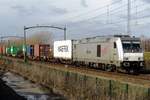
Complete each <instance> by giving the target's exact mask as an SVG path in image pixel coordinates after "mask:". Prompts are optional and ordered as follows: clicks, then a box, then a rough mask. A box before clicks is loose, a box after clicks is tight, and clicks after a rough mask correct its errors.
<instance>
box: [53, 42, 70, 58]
mask: <svg viewBox="0 0 150 100" xmlns="http://www.w3.org/2000/svg"><path fill="white" fill-rule="evenodd" d="M54 57H55V58H63V59H72V40H62V41H55V42H54Z"/></svg>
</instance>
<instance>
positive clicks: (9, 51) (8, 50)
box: [6, 47, 11, 56]
mask: <svg viewBox="0 0 150 100" xmlns="http://www.w3.org/2000/svg"><path fill="white" fill-rule="evenodd" d="M6 55H7V56H10V55H11V47H6Z"/></svg>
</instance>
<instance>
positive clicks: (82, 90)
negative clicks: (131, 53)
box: [3, 57, 150, 100]
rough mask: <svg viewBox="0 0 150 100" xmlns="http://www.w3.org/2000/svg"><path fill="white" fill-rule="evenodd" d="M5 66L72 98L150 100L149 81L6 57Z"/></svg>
mask: <svg viewBox="0 0 150 100" xmlns="http://www.w3.org/2000/svg"><path fill="white" fill-rule="evenodd" d="M3 59H5V60H4V63H3V67H4V68H5V69H9V70H11V71H13V72H16V73H18V74H20V75H22V76H24V77H26V78H28V79H29V80H32V81H34V82H37V83H39V84H43V85H45V86H47V87H49V88H50V89H52V90H53V91H54V92H55V93H58V94H62V95H64V96H65V97H67V98H68V99H69V100H150V83H149V82H143V81H141V80H139V81H137V82H134V81H132V80H130V81H129V80H128V79H127V78H126V79H124V78H119V79H115V78H110V77H105V76H102V75H101V74H100V73H98V72H97V74H95V72H92V71H86V70H78V69H77V68H70V67H59V66H56V65H54V64H44V63H38V62H28V63H24V62H23V60H19V59H13V58H8V57H7V58H6V57H5V58H3Z"/></svg>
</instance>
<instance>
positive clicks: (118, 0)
mask: <svg viewBox="0 0 150 100" xmlns="http://www.w3.org/2000/svg"><path fill="white" fill-rule="evenodd" d="M119 2H120V0H117V1H115V2H112V3H111V5H115V4H117V3H119ZM107 6H108V4H107V5H105V6H103V7H100V8H96V9H94V10H91V11H87V12H85V13H82V14H79V15H77V16H73V17H71V19H72V18H75V17H77V18H79V17H81V16H85V15H87V14H90V13H93V12H96V11H99V10H102V9H104V8H107ZM67 19H68V18H67Z"/></svg>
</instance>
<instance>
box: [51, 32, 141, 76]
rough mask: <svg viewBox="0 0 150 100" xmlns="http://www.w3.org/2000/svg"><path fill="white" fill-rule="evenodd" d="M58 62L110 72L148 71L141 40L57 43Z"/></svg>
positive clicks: (116, 37)
mask: <svg viewBox="0 0 150 100" xmlns="http://www.w3.org/2000/svg"><path fill="white" fill-rule="evenodd" d="M54 58H57V59H59V60H60V61H70V62H71V63H73V64H74V65H77V66H80V65H84V66H89V67H95V68H100V69H103V70H106V71H116V70H117V71H123V72H128V73H135V72H139V71H141V70H143V69H144V59H143V50H142V48H141V41H140V38H136V37H131V36H128V35H114V36H98V37H92V38H85V39H80V40H63V41H55V42H54Z"/></svg>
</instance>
